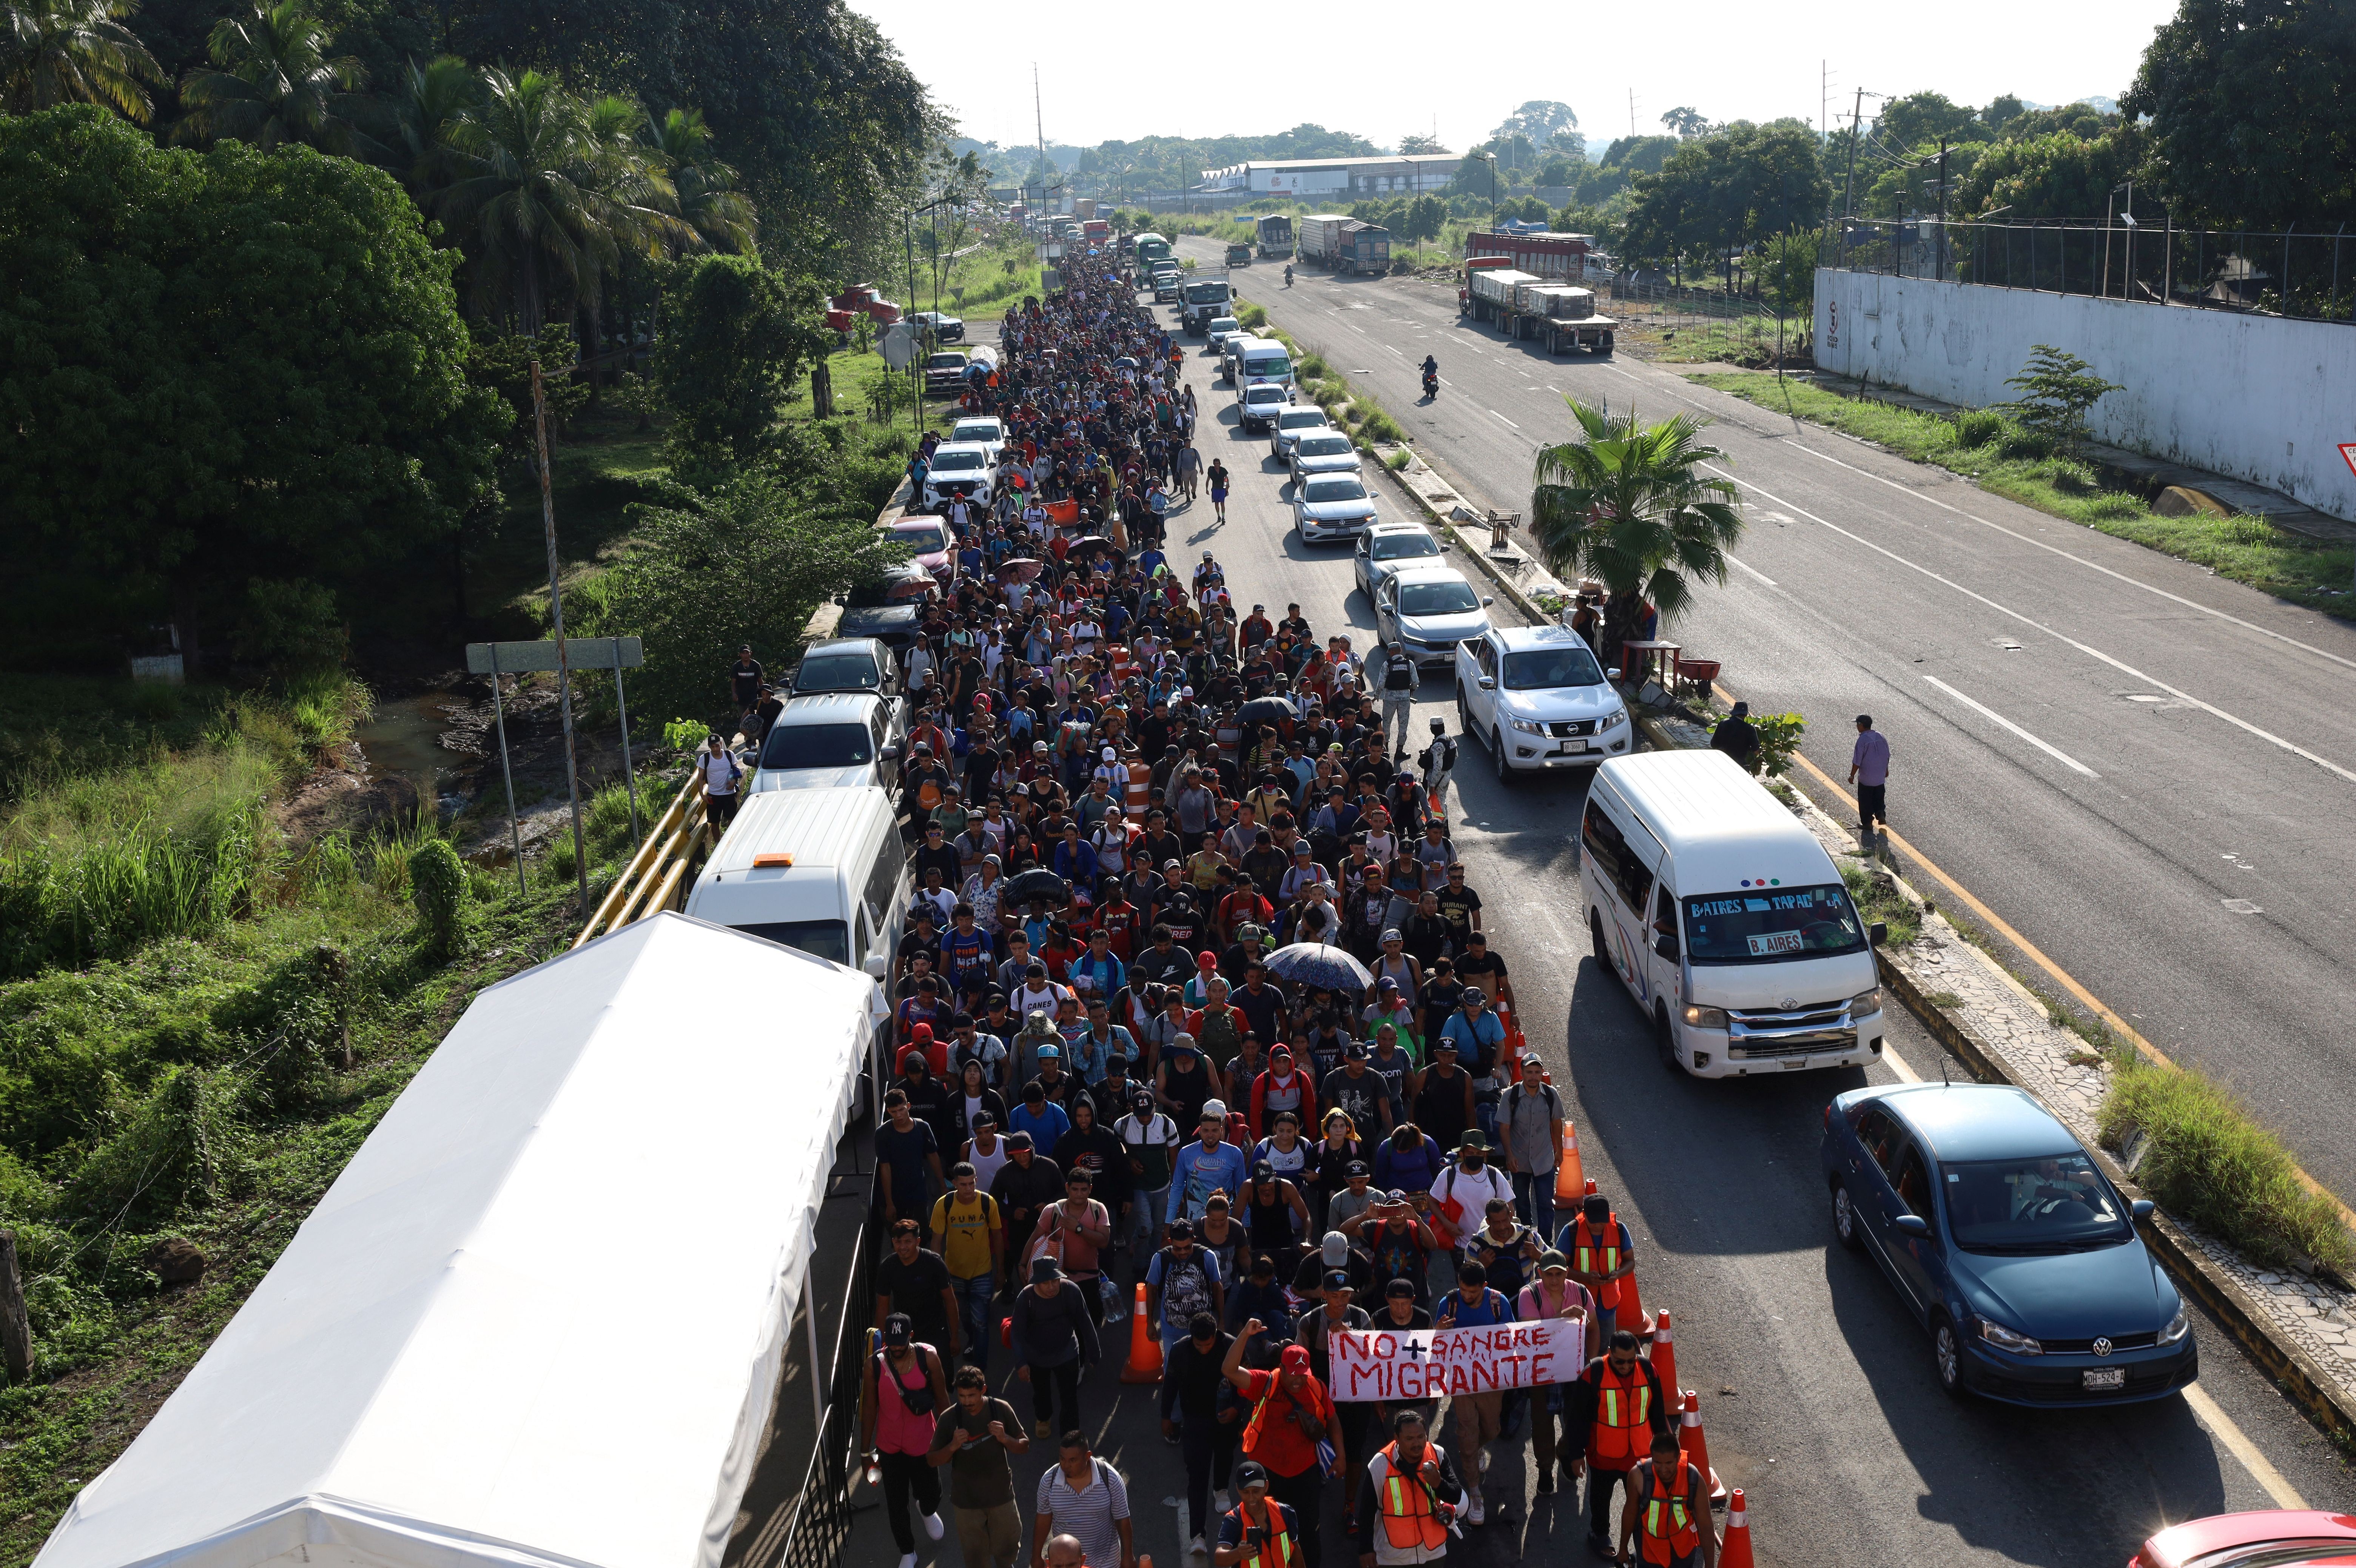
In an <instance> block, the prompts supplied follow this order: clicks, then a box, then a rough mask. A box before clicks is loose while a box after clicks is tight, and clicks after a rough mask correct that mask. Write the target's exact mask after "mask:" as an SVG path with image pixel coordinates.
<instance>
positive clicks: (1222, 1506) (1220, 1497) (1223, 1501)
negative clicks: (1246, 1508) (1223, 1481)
mask: <svg viewBox="0 0 2356 1568" xmlns="http://www.w3.org/2000/svg"><path fill="white" fill-rule="evenodd" d="M1235 1506H1236V1505H1235V1503H1234V1501H1233V1500H1232V1499H1229V1498H1228V1496H1227V1488H1225V1487H1221V1488H1219V1489H1218V1491H1217V1492H1216V1493H1215V1494H1214V1495H1213V1496H1212V1499H1211V1511H1212V1512H1213V1513H1225V1512H1226V1511H1227V1510H1228V1509H1231V1508H1233V1507H1235Z"/></svg>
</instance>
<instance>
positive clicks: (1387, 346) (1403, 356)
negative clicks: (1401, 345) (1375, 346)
mask: <svg viewBox="0 0 2356 1568" xmlns="http://www.w3.org/2000/svg"><path fill="white" fill-rule="evenodd" d="M1383 347H1386V348H1390V349H1391V352H1392V353H1394V354H1398V357H1400V358H1402V359H1404V358H1406V357H1407V356H1406V355H1404V354H1399V351H1398V349H1396V348H1391V346H1390V345H1389V344H1387V343H1386V344H1384V345H1383Z"/></svg>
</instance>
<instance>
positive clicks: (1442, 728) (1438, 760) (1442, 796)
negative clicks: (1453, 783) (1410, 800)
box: [1416, 719, 1456, 827]
mask: <svg viewBox="0 0 2356 1568" xmlns="http://www.w3.org/2000/svg"><path fill="white" fill-rule="evenodd" d="M1416 763H1417V765H1418V766H1419V767H1420V768H1422V769H1423V798H1424V802H1425V805H1427V806H1428V807H1429V809H1430V812H1431V815H1432V816H1434V817H1435V818H1437V819H1438V820H1439V822H1440V826H1441V827H1446V826H1447V825H1448V775H1449V774H1450V773H1454V772H1455V771H1456V741H1454V740H1453V739H1452V738H1451V736H1450V735H1449V733H1448V721H1447V720H1444V719H1434V720H1432V721H1431V744H1430V745H1429V746H1426V747H1425V748H1424V749H1423V751H1422V752H1421V753H1420V754H1419V755H1418V756H1417V758H1416Z"/></svg>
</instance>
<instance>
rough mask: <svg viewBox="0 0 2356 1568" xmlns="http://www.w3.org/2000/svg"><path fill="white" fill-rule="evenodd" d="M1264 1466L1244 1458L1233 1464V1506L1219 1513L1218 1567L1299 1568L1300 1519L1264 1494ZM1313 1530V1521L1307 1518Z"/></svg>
mask: <svg viewBox="0 0 2356 1568" xmlns="http://www.w3.org/2000/svg"><path fill="white" fill-rule="evenodd" d="M1268 1481H1269V1476H1268V1467H1266V1466H1265V1465H1260V1464H1258V1463H1255V1462H1254V1461H1252V1460H1249V1459H1247V1460H1245V1461H1244V1462H1243V1463H1242V1464H1240V1465H1238V1466H1237V1467H1236V1506H1235V1507H1233V1508H1231V1509H1228V1510H1227V1511H1226V1513H1224V1514H1221V1515H1220V1516H1219V1544H1218V1546H1217V1547H1216V1548H1215V1550H1213V1552H1211V1561H1212V1562H1214V1563H1217V1564H1218V1568H1301V1522H1302V1521H1301V1516H1300V1515H1299V1514H1298V1513H1296V1512H1295V1511H1294V1510H1293V1509H1292V1508H1291V1507H1290V1506H1289V1505H1287V1504H1285V1503H1280V1502H1276V1501H1274V1500H1272V1499H1270V1498H1269V1495H1268ZM1308 1524H1309V1528H1311V1529H1312V1530H1314V1529H1315V1528H1316V1525H1317V1521H1316V1520H1309V1521H1308Z"/></svg>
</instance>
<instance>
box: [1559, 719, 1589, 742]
mask: <svg viewBox="0 0 2356 1568" xmlns="http://www.w3.org/2000/svg"><path fill="white" fill-rule="evenodd" d="M1594 733H1595V720H1592V719H1573V720H1569V721H1567V722H1560V723H1554V724H1549V725H1547V734H1549V735H1552V736H1553V737H1554V738H1555V739H1556V740H1558V741H1567V740H1569V739H1570V738H1571V737H1572V736H1574V735H1592V734H1594Z"/></svg>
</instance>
